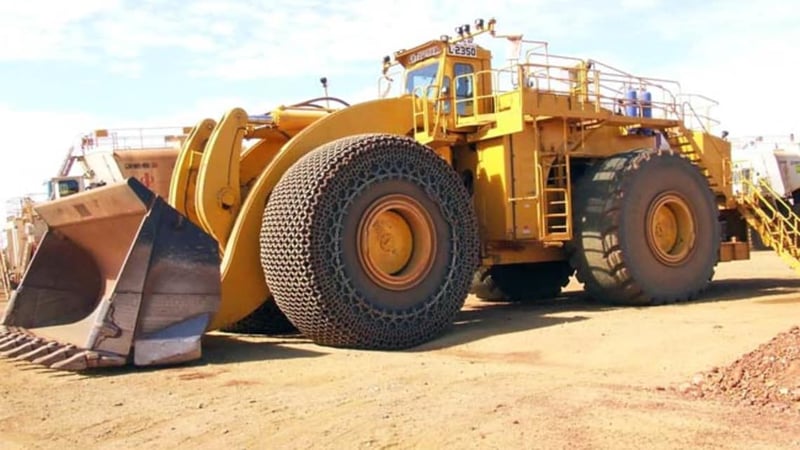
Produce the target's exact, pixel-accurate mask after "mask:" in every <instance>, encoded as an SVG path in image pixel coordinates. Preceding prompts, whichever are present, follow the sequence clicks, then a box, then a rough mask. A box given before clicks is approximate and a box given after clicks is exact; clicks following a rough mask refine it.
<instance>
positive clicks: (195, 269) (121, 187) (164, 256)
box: [0, 178, 220, 370]
mask: <svg viewBox="0 0 800 450" xmlns="http://www.w3.org/2000/svg"><path fill="white" fill-rule="evenodd" d="M36 211H37V212H38V213H39V215H40V216H41V217H42V219H43V220H44V222H45V223H46V224H47V226H48V230H47V232H46V233H45V236H44V238H43V239H42V242H41V244H40V245H39V248H38V249H37V250H36V253H35V255H34V257H33V259H32V261H31V263H30V266H29V267H28V270H27V272H26V273H25V275H24V277H23V278H22V280H21V283H20V285H19V286H18V288H17V290H16V291H15V292H14V293H13V294H12V296H11V299H10V301H9V303H8V306H7V308H6V311H5V315H4V316H3V318H2V322H0V324H2V325H1V326H0V355H2V356H5V357H13V358H17V359H23V360H28V361H32V362H34V363H38V364H43V365H45V366H48V367H52V368H57V369H64V370H83V369H87V368H92V367H105V366H119V365H124V364H126V363H128V362H133V363H134V364H136V365H151V364H167V363H178V362H184V361H189V360H193V359H197V358H199V357H200V351H201V350H200V338H201V336H202V334H203V333H204V332H205V329H206V327H207V326H208V324H209V321H210V320H211V317H212V316H213V315H214V313H215V312H216V310H217V308H218V306H219V301H220V300H219V299H220V275H219V247H218V245H217V243H216V241H214V239H213V238H211V237H210V236H209V235H207V234H206V233H204V232H203V231H202V230H201V229H199V228H198V227H196V226H195V225H194V224H192V223H191V222H189V221H188V220H187V219H186V218H184V217H183V216H181V215H180V214H179V213H178V212H177V211H175V210H174V209H173V208H172V207H170V206H169V205H167V204H166V203H165V202H164V200H163V199H161V198H160V197H158V196H156V195H155V194H153V193H152V192H151V191H149V190H148V189H147V188H145V187H144V186H143V185H142V184H141V183H139V182H138V181H136V179H134V178H131V179H128V180H127V181H126V182H123V183H119V184H115V185H111V186H106V187H102V188H98V189H94V190H91V191H88V192H84V193H81V194H75V195H72V196H69V197H66V198H63V199H60V200H56V201H53V202H48V203H44V204H42V205H40V206H38V207H36Z"/></svg>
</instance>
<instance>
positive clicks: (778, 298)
mask: <svg viewBox="0 0 800 450" xmlns="http://www.w3.org/2000/svg"><path fill="white" fill-rule="evenodd" d="M571 287H572V289H570V290H569V291H567V292H565V293H563V294H562V295H561V296H559V297H557V298H553V299H545V300H534V301H527V302H486V301H480V300H478V299H476V298H474V297H469V299H468V301H467V304H466V306H465V307H464V308H463V309H462V311H461V312H459V314H458V315H457V317H456V320H455V322H454V324H453V326H452V327H451V328H450V329H449V330H448V331H447V332H446V333H445V334H444V335H442V336H441V337H439V338H438V339H435V340H433V341H431V342H429V343H426V344H423V345H420V346H418V347H414V348H412V349H408V350H406V351H409V352H425V351H432V350H438V349H443V348H448V347H453V346H457V345H462V344H466V343H469V342H473V341H478V340H481V339H484V338H488V337H491V336H497V335H502V334H510V333H515V332H520V331H526V330H533V329H537V328H546V327H550V326H555V325H563V324H568V323H576V322H581V321H585V320H590V319H591V318H592V317H591V316H592V315H596V314H597V313H602V312H604V311H613V310H617V309H620V308H630V307H627V306H615V305H608V304H603V303H600V302H596V301H594V300H592V299H591V298H589V297H588V296H587V295H586V294H585V293H584V292H583V291H580V290H575V289H574V287H575V284H574V283H573V285H571ZM793 294H794V295H793ZM762 297H763V299H761V298H762ZM747 299H753V300H756V301H757V302H758V303H762V304H765V305H768V304H773V303H775V304H777V303H788V302H798V303H800V279H794V278H774V277H768V278H741V279H736V278H726V279H721V280H718V281H713V282H712V283H711V285H710V286H709V288H708V289H707V290H706V291H705V292H703V294H702V295H701V296H700V298H698V299H695V300H692V301H689V302H686V303H682V304H678V305H673V306H672V307H680V308H691V307H692V306H693V305H696V304H700V303H714V302H729V301H737V300H747ZM644 308H648V307H644ZM655 308H658V307H657V306H656V307H655ZM308 344H311V341H310V340H309V339H307V338H306V337H304V336H303V335H301V334H299V333H294V334H291V333H288V334H283V335H280V336H262V335H258V334H229V333H218V332H213V333H209V334H206V335H205V336H203V357H202V358H201V359H199V360H197V361H193V362H189V363H186V364H179V365H176V366H168V367H202V366H208V365H225V364H235V363H242V362H250V361H262V360H280V359H294V358H315V357H320V356H325V355H327V354H329V353H330V352H329V351H328V350H327V349H326V348H325V347H321V346H313V345H308ZM298 345H302V346H303V348H298ZM3 364H13V365H14V366H16V368H17V369H18V370H22V371H30V372H33V373H41V374H46V375H47V376H52V377H72V378H75V379H84V378H87V377H97V376H100V377H108V376H112V377H113V376H124V375H127V374H131V373H141V372H142V371H151V370H162V369H163V367H158V366H157V367H146V366H145V367H135V366H132V365H128V366H124V367H118V368H104V369H98V370H90V371H87V372H83V373H80V374H76V373H72V372H63V371H57V370H52V369H48V368H46V367H42V366H38V365H33V364H30V363H27V362H24V361H9V360H6V361H4V362H3Z"/></svg>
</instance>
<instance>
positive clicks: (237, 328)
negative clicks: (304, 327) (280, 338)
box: [222, 295, 297, 336]
mask: <svg viewBox="0 0 800 450" xmlns="http://www.w3.org/2000/svg"><path fill="white" fill-rule="evenodd" d="M222 331H225V332H228V333H237V334H263V335H267V336H271V335H281V334H289V333H294V332H296V331H297V328H295V326H294V325H292V322H289V319H287V318H286V315H285V314H284V313H283V312H282V311H281V310H280V308H278V305H277V304H276V303H275V299H274V298H273V297H272V296H271V295H270V296H269V297H268V298H267V300H266V301H265V302H264V303H262V304H261V306H259V307H258V308H256V309H255V311H253V312H251V313H250V314H248V315H247V316H246V317H245V318H244V319H242V320H240V321H238V322H236V323H234V324H232V325H228V326H227V327H225V328H223V329H222Z"/></svg>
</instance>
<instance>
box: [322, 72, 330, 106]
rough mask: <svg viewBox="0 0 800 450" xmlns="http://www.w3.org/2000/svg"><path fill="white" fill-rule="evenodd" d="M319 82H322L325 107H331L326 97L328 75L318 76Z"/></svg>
mask: <svg viewBox="0 0 800 450" xmlns="http://www.w3.org/2000/svg"><path fill="white" fill-rule="evenodd" d="M319 82H320V83H321V84H322V90H323V92H325V107H326V108H328V109H331V101H330V99H329V98H328V77H322V78H320V79H319Z"/></svg>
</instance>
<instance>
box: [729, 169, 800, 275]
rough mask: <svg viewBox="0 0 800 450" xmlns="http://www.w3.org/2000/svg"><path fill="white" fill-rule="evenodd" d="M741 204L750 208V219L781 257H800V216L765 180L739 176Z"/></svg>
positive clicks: (794, 258) (765, 241) (795, 259)
mask: <svg viewBox="0 0 800 450" xmlns="http://www.w3.org/2000/svg"><path fill="white" fill-rule="evenodd" d="M740 181H741V183H742V188H743V189H742V192H741V193H740V196H739V201H740V203H742V204H744V205H746V206H748V207H749V212H750V214H751V215H750V216H749V219H750V221H751V222H752V223H751V224H750V225H751V226H753V227H754V228H755V229H756V230H757V231H758V232H759V234H760V235H761V237H762V239H763V241H764V243H766V244H767V245H769V246H770V247H772V248H773V250H775V251H776V252H777V253H778V254H779V255H781V256H790V257H791V258H792V260H793V261H794V262H795V263H797V261H798V259H800V251H799V250H798V249H799V248H800V218H799V217H798V216H797V215H796V214H795V213H794V212H793V210H792V207H791V206H790V205H789V204H788V203H787V202H786V201H785V200H784V199H783V198H781V196H780V195H779V194H778V193H777V192H775V191H774V190H773V189H772V187H771V186H770V185H769V183H768V182H767V181H766V180H764V179H759V180H757V181H756V182H753V181H751V180H750V179H747V178H742V179H741V180H740Z"/></svg>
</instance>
